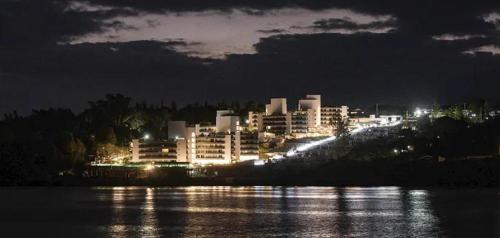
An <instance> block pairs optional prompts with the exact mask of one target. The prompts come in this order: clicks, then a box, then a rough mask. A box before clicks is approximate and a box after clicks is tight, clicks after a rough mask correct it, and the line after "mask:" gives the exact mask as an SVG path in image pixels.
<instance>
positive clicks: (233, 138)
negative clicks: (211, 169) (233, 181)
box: [131, 110, 259, 165]
mask: <svg viewBox="0 0 500 238" xmlns="http://www.w3.org/2000/svg"><path fill="white" fill-rule="evenodd" d="M131 144H132V145H131V147H132V160H131V162H133V163H136V162H188V163H190V164H193V165H221V164H231V163H235V162H240V161H245V160H256V159H259V141H258V135H257V133H255V132H250V131H247V130H242V127H241V126H240V118H239V117H238V116H235V115H234V113H233V111H231V110H224V111H217V116H216V125H215V126H208V127H207V126H200V125H199V124H195V125H192V126H187V125H186V122H185V121H169V122H168V140H165V141H147V140H138V139H136V140H133V141H132V143H131Z"/></svg>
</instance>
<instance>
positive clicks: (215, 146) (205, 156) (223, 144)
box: [190, 132, 232, 165]
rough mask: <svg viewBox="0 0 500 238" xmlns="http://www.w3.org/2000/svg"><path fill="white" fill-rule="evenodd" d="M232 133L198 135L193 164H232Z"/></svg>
mask: <svg viewBox="0 0 500 238" xmlns="http://www.w3.org/2000/svg"><path fill="white" fill-rule="evenodd" d="M231 142H232V140H231V134H229V133H224V132H219V133H210V134H200V135H199V136H197V137H196V145H195V146H196V147H195V150H196V151H195V155H194V159H193V160H191V161H190V162H191V163H192V164H200V165H206V164H230V163H231V162H232V157H231V154H232V153H231V152H232V151H231V147H232V143H231Z"/></svg>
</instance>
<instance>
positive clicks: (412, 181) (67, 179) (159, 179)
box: [3, 159, 500, 187]
mask: <svg viewBox="0 0 500 238" xmlns="http://www.w3.org/2000/svg"><path fill="white" fill-rule="evenodd" d="M205 172H206V174H207V176H205V177H191V176H188V173H187V170H186V171H178V170H177V171H175V173H173V172H172V171H164V172H160V171H155V173H153V174H152V175H151V176H148V177H142V178H138V177H133V176H132V177H130V176H127V177H125V176H116V174H115V175H114V176H108V177H106V176H100V177H76V176H62V177H57V178H54V179H52V180H50V181H23V182H15V181H11V183H5V182H4V183H3V185H21V186H23V185H27V186H403V187H433V186H435V187H499V186H500V160H498V159H480V160H460V161H447V162H435V161H398V162H395V161H384V160H381V161H370V162H367V161H332V162H328V163H320V164H316V165H310V164H303V163H302V162H300V161H295V162H291V163H285V164H269V165H266V166H261V167H255V166H250V165H242V166H229V167H223V166H221V167H207V168H206V171H205Z"/></svg>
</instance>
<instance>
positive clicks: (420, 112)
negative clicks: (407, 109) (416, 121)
mask: <svg viewBox="0 0 500 238" xmlns="http://www.w3.org/2000/svg"><path fill="white" fill-rule="evenodd" d="M414 114H415V116H416V117H421V116H422V110H420V108H418V107H417V109H416V110H415V113H414Z"/></svg>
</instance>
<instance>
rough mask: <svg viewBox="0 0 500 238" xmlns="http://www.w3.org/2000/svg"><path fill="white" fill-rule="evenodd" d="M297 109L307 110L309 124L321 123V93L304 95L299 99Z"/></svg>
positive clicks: (312, 125)
mask: <svg viewBox="0 0 500 238" xmlns="http://www.w3.org/2000/svg"><path fill="white" fill-rule="evenodd" d="M298 109H299V111H307V112H308V114H309V126H310V127H317V126H320V125H321V95H306V97H305V98H303V99H300V100H299V106H298Z"/></svg>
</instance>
